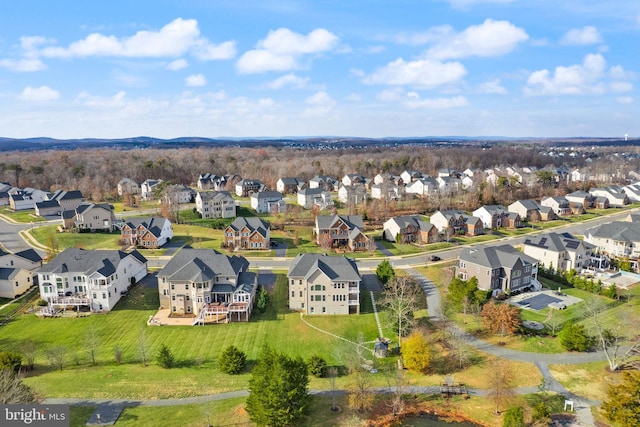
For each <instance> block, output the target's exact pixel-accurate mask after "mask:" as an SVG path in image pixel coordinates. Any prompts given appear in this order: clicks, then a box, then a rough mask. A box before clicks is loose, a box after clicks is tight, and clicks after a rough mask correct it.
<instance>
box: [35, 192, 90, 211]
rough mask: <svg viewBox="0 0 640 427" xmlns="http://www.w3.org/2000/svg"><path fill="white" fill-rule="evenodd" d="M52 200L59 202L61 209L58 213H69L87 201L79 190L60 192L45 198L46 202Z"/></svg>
mask: <svg viewBox="0 0 640 427" xmlns="http://www.w3.org/2000/svg"><path fill="white" fill-rule="evenodd" d="M47 200H50V201H54V202H58V204H59V206H60V209H58V211H60V212H62V211H68V210H73V209H75V208H77V207H78V206H79V205H80V204H81V203H84V202H86V201H87V199H85V197H84V196H83V195H82V192H80V191H79V190H71V191H64V190H58V191H56V192H54V193H51V194H48V195H47V196H46V197H45V201H47Z"/></svg>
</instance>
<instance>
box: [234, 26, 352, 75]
mask: <svg viewBox="0 0 640 427" xmlns="http://www.w3.org/2000/svg"><path fill="white" fill-rule="evenodd" d="M338 40H339V39H338V37H337V36H336V35H334V34H333V33H331V32H329V31H327V30H325V29H322V28H319V29H316V30H313V31H311V32H310V33H309V34H307V35H306V36H305V35H303V34H299V33H294V32H293V31H291V30H289V29H288V28H279V29H277V30H275V31H270V32H269V34H267V37H266V38H265V39H264V40H261V41H259V42H258V44H257V45H256V47H257V49H253V50H249V51H247V52H245V53H244V54H243V55H242V56H241V57H240V59H238V63H237V68H238V71H239V72H240V73H243V74H250V73H263V72H266V71H287V70H292V69H295V68H298V67H299V65H298V59H299V58H300V57H301V56H303V55H309V54H316V53H322V52H328V51H331V50H333V49H334V48H336V46H337V44H338Z"/></svg>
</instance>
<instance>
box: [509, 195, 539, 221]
mask: <svg viewBox="0 0 640 427" xmlns="http://www.w3.org/2000/svg"><path fill="white" fill-rule="evenodd" d="M507 209H508V211H509V212H515V213H517V214H518V215H520V218H521V219H522V220H523V221H528V222H538V221H542V215H541V214H540V205H539V204H538V202H536V201H535V200H532V199H529V200H518V201H515V202H513V203H511V204H510V205H509V207H508V208H507Z"/></svg>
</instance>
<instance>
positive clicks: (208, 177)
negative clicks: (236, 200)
mask: <svg viewBox="0 0 640 427" xmlns="http://www.w3.org/2000/svg"><path fill="white" fill-rule="evenodd" d="M232 178H233V177H231V176H229V175H216V174H212V173H201V174H200V175H199V176H198V182H197V183H196V186H197V187H198V189H199V190H213V191H227V183H228V182H229V181H230V180H231V179H232Z"/></svg>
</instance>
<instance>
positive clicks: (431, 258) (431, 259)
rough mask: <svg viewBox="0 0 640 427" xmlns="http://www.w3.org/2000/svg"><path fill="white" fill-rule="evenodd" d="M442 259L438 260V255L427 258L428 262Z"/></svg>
mask: <svg viewBox="0 0 640 427" xmlns="http://www.w3.org/2000/svg"><path fill="white" fill-rule="evenodd" d="M441 259H442V258H440V257H439V256H438V255H431V256H430V257H429V260H430V261H440V260H441Z"/></svg>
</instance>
